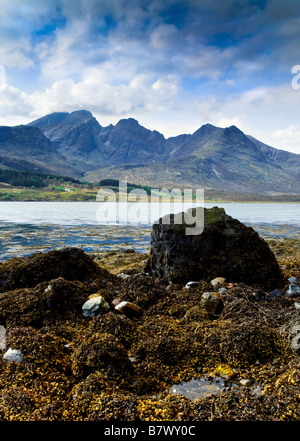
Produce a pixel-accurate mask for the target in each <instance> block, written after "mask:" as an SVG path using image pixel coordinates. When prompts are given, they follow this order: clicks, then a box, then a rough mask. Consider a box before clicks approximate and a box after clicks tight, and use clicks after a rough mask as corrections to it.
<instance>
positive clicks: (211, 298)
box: [200, 292, 224, 315]
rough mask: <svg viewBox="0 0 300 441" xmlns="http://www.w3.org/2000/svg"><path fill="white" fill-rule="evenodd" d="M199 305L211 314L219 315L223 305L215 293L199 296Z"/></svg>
mask: <svg viewBox="0 0 300 441" xmlns="http://www.w3.org/2000/svg"><path fill="white" fill-rule="evenodd" d="M200 303H201V304H202V306H203V308H204V309H206V311H208V312H210V313H211V314H214V315H215V314H216V315H218V314H221V312H222V311H223V308H224V304H223V302H222V300H221V299H220V297H219V296H218V294H217V293H216V292H211V293H210V292H205V293H204V294H202V296H201V300H200Z"/></svg>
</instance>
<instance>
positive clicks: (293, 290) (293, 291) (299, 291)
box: [286, 283, 300, 296]
mask: <svg viewBox="0 0 300 441" xmlns="http://www.w3.org/2000/svg"><path fill="white" fill-rule="evenodd" d="M286 294H287V295H288V296H298V295H300V288H299V286H298V285H295V284H293V283H291V284H290V285H289V289H288V290H287V292H286Z"/></svg>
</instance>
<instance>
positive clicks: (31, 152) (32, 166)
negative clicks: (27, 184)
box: [0, 126, 76, 176]
mask: <svg viewBox="0 0 300 441" xmlns="http://www.w3.org/2000/svg"><path fill="white" fill-rule="evenodd" d="M0 168H1V169H4V168H9V169H14V170H19V171H32V172H40V173H57V174H60V175H66V174H68V175H69V176H73V175H75V174H76V171H75V169H73V168H72V167H70V166H69V165H68V164H67V163H66V158H65V157H64V156H63V155H62V154H61V153H59V152H58V151H57V149H56V148H55V146H54V145H53V144H52V142H51V141H50V140H49V139H48V138H47V137H46V136H45V135H44V134H43V133H42V131H41V130H39V129H38V128H36V127H28V126H15V127H8V126H2V127H0Z"/></svg>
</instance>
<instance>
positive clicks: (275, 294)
mask: <svg viewBox="0 0 300 441" xmlns="http://www.w3.org/2000/svg"><path fill="white" fill-rule="evenodd" d="M280 296H282V292H281V291H280V290H279V289H273V291H271V292H269V294H268V297H269V298H270V299H275V298H276V297H280Z"/></svg>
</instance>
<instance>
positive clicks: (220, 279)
mask: <svg viewBox="0 0 300 441" xmlns="http://www.w3.org/2000/svg"><path fill="white" fill-rule="evenodd" d="M225 281H226V279H225V278H224V277H216V278H215V279H213V280H211V281H210V283H211V284H212V286H214V287H215V286H217V285H221V284H222V283H224V282H225Z"/></svg>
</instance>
